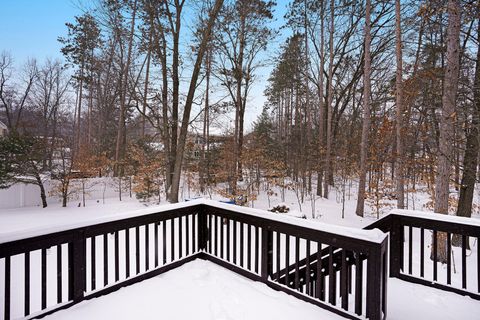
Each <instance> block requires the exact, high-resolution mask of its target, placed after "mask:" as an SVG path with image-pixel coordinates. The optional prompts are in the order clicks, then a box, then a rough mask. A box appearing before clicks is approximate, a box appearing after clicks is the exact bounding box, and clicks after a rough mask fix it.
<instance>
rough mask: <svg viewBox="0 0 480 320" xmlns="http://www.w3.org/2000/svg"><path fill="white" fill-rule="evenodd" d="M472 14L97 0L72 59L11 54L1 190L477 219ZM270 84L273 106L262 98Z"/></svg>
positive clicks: (442, 7) (450, 5) (78, 20)
mask: <svg viewBox="0 0 480 320" xmlns="http://www.w3.org/2000/svg"><path fill="white" fill-rule="evenodd" d="M87 5H88V6H89V7H87ZM279 6H286V9H285V12H286V13H285V15H284V16H283V17H278V16H277V15H278V13H277V9H278V7H279ZM479 10H480V1H478V0H474V1H459V0H448V1H445V0H427V1H410V0H405V1H400V0H390V1H371V0H366V1H346V0H328V1H318V0H292V1H291V2H290V3H288V4H283V3H275V2H274V1H265V0H238V1H232V0H208V1H207V0H206V1H185V0H171V1H161V0H95V1H93V2H91V1H90V2H88V4H87V3H85V9H84V11H83V14H82V15H79V16H76V17H75V18H74V20H72V21H69V22H66V28H67V30H68V34H67V35H66V36H63V37H59V39H58V41H59V42H60V43H61V45H62V50H61V53H62V55H63V59H61V60H54V59H49V60H45V61H36V60H33V59H32V60H29V61H27V62H25V63H24V65H22V66H19V65H18V61H15V59H14V54H15V53H14V52H12V53H11V52H9V51H8V48H4V49H6V51H3V52H2V53H0V121H1V122H2V123H4V125H5V130H4V131H0V132H5V133H4V134H3V137H1V138H0V185H1V186H2V187H8V186H10V185H12V184H13V183H16V182H26V183H32V184H35V185H38V186H39V188H40V190H41V194H42V199H43V205H44V207H46V206H47V201H46V196H45V191H44V187H43V183H44V181H45V179H50V180H53V181H56V182H57V186H58V192H59V194H60V195H61V196H62V198H63V205H64V206H66V205H67V201H68V198H69V195H70V194H71V190H69V186H70V185H71V181H72V180H74V179H82V178H85V177H99V176H100V177H101V176H110V177H114V178H115V179H117V181H118V184H119V187H120V188H122V184H123V185H127V184H129V185H132V184H133V186H134V191H135V192H136V194H137V197H140V198H142V199H144V200H148V199H157V198H160V197H163V198H166V199H168V201H170V202H178V201H179V200H180V198H179V190H180V187H181V183H182V181H187V183H189V184H191V185H192V186H195V188H197V190H198V194H207V193H208V194H211V193H212V192H216V193H221V194H223V195H224V196H225V197H239V196H245V197H246V196H248V197H254V196H255V194H258V193H259V192H265V191H266V192H272V191H271V190H272V189H271V186H275V187H276V188H279V190H285V189H288V190H294V191H295V192H296V194H297V195H298V199H299V201H304V199H306V198H309V197H324V198H328V197H329V194H330V193H331V191H332V189H333V188H340V189H341V188H343V189H345V187H346V186H349V185H351V184H352V183H353V184H354V185H355V188H357V189H356V190H358V196H357V206H356V213H357V215H360V216H363V215H364V214H365V212H366V211H368V212H373V213H375V212H376V213H377V214H378V213H379V208H381V207H382V205H383V203H385V201H390V202H391V201H394V202H395V204H396V206H397V207H398V208H407V207H410V208H411V206H412V204H411V203H410V205H409V201H413V200H409V199H410V198H409V195H410V194H412V193H416V192H424V193H425V194H428V196H429V197H430V202H429V206H430V209H431V210H434V211H435V212H438V213H444V214H447V213H453V214H457V215H460V216H471V214H472V212H474V211H476V210H477V211H478V210H479V204H478V203H475V201H474V199H475V197H476V195H475V192H476V189H475V184H476V183H477V182H478V181H479V172H478V171H479V170H478V167H479V157H480V152H479V150H480V142H479V140H480V50H479V46H480V23H479V21H480V12H479ZM278 20H280V21H283V23H282V25H278V23H274V22H275V21H277V22H278ZM275 44H279V45H278V46H275ZM14 61H15V62H14ZM266 65H268V66H270V70H272V71H271V73H270V74H269V75H266V76H264V77H262V70H265V66H266ZM262 81H263V82H265V85H264V88H265V91H264V96H265V97H266V103H265V104H264V105H263V106H262V105H253V104H252V103H251V102H252V95H253V92H252V88H253V87H254V86H255V85H258V84H259V83H261V82H262ZM262 108H263V111H262V112H261V113H260V112H259V111H258V110H259V109H260V110H262ZM253 110H257V111H256V112H257V114H260V116H259V117H258V119H257V120H256V121H255V122H254V123H253V124H249V123H246V115H248V113H249V112H253ZM250 128H251V130H250ZM477 189H478V188H477ZM369 208H370V209H369Z"/></svg>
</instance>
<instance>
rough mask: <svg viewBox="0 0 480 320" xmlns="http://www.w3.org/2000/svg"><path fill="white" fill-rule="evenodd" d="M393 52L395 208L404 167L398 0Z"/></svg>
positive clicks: (401, 192) (401, 202)
mask: <svg viewBox="0 0 480 320" xmlns="http://www.w3.org/2000/svg"><path fill="white" fill-rule="evenodd" d="M395 38H396V41H395V52H396V57H397V70H396V78H395V83H396V88H395V96H396V104H397V108H396V111H397V113H396V115H397V117H396V143H397V154H396V158H395V159H396V161H395V164H396V168H395V173H396V179H395V180H396V181H395V183H396V193H397V208H399V209H403V208H404V206H405V204H404V194H405V192H404V184H405V181H404V177H403V176H404V172H403V171H404V169H403V152H404V151H403V137H402V131H403V57H402V26H401V5H400V0H395Z"/></svg>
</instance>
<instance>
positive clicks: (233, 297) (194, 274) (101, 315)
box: [45, 260, 480, 320]
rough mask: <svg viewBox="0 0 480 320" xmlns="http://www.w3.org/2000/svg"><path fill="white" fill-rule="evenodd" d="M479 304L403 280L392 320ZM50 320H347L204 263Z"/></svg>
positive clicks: (470, 314)
mask: <svg viewBox="0 0 480 320" xmlns="http://www.w3.org/2000/svg"><path fill="white" fill-rule="evenodd" d="M479 314H480V302H479V301H476V300H473V299H470V298H466V297H463V296H460V295H457V294H453V293H448V292H444V291H440V290H437V289H433V288H429V287H425V286H421V285H415V284H412V283H408V282H405V281H401V280H398V279H389V282H388V319H389V320H404V319H408V320H410V319H435V320H443V319H445V320H447V319H448V320H450V319H451V320H454V319H455V320H470V319H471V320H474V319H478V315H479ZM45 319H48V320H55V319H72V320H75V319H78V320H84V319H93V320H95V319H169V320H175V319H178V320H181V319H195V320H202V319H205V320H249V319H250V320H255V319H272V320H290V319H302V320H309V319H315V320H334V319H344V318H341V317H339V316H337V315H335V314H332V313H330V312H328V311H326V310H323V309H321V308H319V307H317V306H314V305H312V304H309V303H306V302H303V301H301V300H298V299H296V298H294V297H292V296H289V295H287V294H285V293H283V292H278V291H275V290H273V289H270V288H268V287H267V286H266V285H264V284H262V283H260V282H255V281H251V280H249V279H247V278H244V277H242V276H240V275H238V274H235V273H233V272H231V271H229V270H227V269H225V268H222V267H220V266H217V265H215V264H213V263H211V262H208V261H204V260H195V261H193V262H190V263H187V264H185V265H183V266H181V267H179V268H177V269H174V270H171V271H169V272H167V273H164V274H162V275H159V276H157V277H154V278H152V279H149V280H145V281H143V282H141V283H137V284H134V285H132V286H130V287H126V288H122V289H120V290H119V291H117V292H114V293H111V294H108V295H106V296H102V297H100V298H96V299H92V300H89V301H84V302H82V303H80V304H78V305H75V306H73V307H71V308H69V309H67V310H63V311H59V312H57V313H55V314H53V315H51V316H49V317H46V318H45Z"/></svg>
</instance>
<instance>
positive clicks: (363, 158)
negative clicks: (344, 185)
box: [355, 0, 372, 217]
mask: <svg viewBox="0 0 480 320" xmlns="http://www.w3.org/2000/svg"><path fill="white" fill-rule="evenodd" d="M370 10H371V3H370V0H367V3H366V11H365V62H364V63H365V65H364V72H363V89H364V90H363V125H362V141H361V143H360V177H359V181H358V196H357V208H356V209H355V213H356V214H357V215H358V216H360V217H363V215H364V212H365V185H366V180H367V156H368V135H369V132H370V94H371V82H370V81H371V80H370V74H371V62H372V61H371V56H370V44H371V42H372V36H371V34H370V29H371V25H370V23H371V22H370Z"/></svg>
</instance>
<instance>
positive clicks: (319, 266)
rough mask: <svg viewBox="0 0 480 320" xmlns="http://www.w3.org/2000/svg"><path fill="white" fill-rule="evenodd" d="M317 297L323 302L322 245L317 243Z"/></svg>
mask: <svg viewBox="0 0 480 320" xmlns="http://www.w3.org/2000/svg"><path fill="white" fill-rule="evenodd" d="M315 297H316V298H317V299H320V300H322V244H321V243H320V242H317V277H316V279H315Z"/></svg>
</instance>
